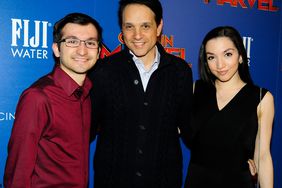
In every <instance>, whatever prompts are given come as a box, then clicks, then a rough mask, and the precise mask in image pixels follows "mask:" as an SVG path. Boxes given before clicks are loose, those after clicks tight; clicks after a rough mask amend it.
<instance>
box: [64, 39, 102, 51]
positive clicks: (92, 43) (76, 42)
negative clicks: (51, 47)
mask: <svg viewBox="0 0 282 188" xmlns="http://www.w3.org/2000/svg"><path fill="white" fill-rule="evenodd" d="M61 42H64V43H65V45H66V46H67V47H71V48H76V47H79V46H80V43H81V42H84V44H85V46H86V47H87V48H89V49H97V48H98V47H99V42H98V41H96V40H80V39H75V38H66V39H62V40H60V41H59V43H61Z"/></svg>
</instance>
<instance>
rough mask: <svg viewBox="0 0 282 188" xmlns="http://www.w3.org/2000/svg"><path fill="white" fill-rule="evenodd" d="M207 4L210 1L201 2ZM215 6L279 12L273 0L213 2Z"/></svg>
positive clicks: (223, 0) (215, 0)
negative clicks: (227, 5) (226, 5)
mask: <svg viewBox="0 0 282 188" xmlns="http://www.w3.org/2000/svg"><path fill="white" fill-rule="evenodd" d="M203 1H204V3H206V4H209V3H211V0H203ZM214 2H215V3H216V4H217V5H225V4H229V5H230V6H231V7H242V8H245V9H247V8H257V9H258V10H263V11H270V12H276V11H278V10H279V8H278V7H276V6H275V5H274V3H273V0H214Z"/></svg>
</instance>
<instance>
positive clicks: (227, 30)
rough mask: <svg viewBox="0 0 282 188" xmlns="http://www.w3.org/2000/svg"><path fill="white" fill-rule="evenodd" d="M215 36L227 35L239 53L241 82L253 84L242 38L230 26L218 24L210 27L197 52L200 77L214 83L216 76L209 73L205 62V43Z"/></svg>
mask: <svg viewBox="0 0 282 188" xmlns="http://www.w3.org/2000/svg"><path fill="white" fill-rule="evenodd" d="M217 37H228V38H229V39H230V40H231V41H232V42H233V43H234V45H235V47H236V48H237V50H238V53H239V55H241V57H242V60H243V62H242V63H240V64H239V67H238V72H239V76H240V78H241V79H242V80H243V82H245V83H248V84H253V81H252V78H251V75H250V71H249V65H248V57H247V52H246V49H245V46H244V43H243V39H242V37H241V35H240V33H239V32H238V31H237V30H236V29H235V28H233V27H231V26H220V27H216V28H214V29H212V30H211V31H209V32H208V33H207V35H206V36H205V38H204V40H203V42H202V44H201V47H200V52H199V73H200V78H201V79H202V80H204V81H205V82H208V83H210V84H214V81H215V79H216V77H215V76H214V75H213V74H212V73H211V71H210V69H209V67H208V63H207V55H206V44H207V42H208V41H209V40H211V39H214V38H217Z"/></svg>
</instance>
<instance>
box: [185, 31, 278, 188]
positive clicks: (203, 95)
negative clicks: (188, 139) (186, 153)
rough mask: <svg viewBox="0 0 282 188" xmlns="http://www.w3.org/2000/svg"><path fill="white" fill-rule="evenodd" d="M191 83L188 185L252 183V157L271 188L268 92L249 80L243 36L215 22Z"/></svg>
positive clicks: (246, 186)
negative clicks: (190, 136) (190, 142)
mask: <svg viewBox="0 0 282 188" xmlns="http://www.w3.org/2000/svg"><path fill="white" fill-rule="evenodd" d="M199 70H200V80H198V81H196V83H195V85H194V100H193V102H194V104H193V105H194V106H193V116H192V117H193V118H192V119H193V120H192V128H193V133H194V134H193V138H192V144H191V161H190V164H189V168H188V174H187V178H186V185H185V187H186V188H202V187H203V188H204V187H205V188H206V187H215V188H233V187H234V188H251V187H254V182H253V180H252V176H251V174H250V171H249V168H248V163H247V161H248V159H254V161H255V164H256V167H257V171H258V179H259V182H260V187H261V188H272V187H273V164H272V158H271V153H270V140H271V133H272V124H273V117H274V101H273V96H272V94H271V93H270V92H269V91H268V90H266V89H260V87H258V86H256V85H254V84H253V82H252V79H251V77H250V73H249V66H248V58H247V54H246V51H245V48H244V44H243V41H242V38H241V36H240V34H239V33H238V31H237V30H236V29H234V28H233V27H229V26H225V27H217V28H215V29H213V30H211V31H210V32H209V33H208V34H207V35H206V37H205V38H204V40H203V43H202V46H201V49H200V55H199Z"/></svg>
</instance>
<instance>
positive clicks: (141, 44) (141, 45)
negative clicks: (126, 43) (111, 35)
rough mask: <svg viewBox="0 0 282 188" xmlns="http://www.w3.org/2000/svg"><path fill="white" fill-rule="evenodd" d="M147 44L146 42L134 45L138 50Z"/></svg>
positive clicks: (134, 43)
mask: <svg viewBox="0 0 282 188" xmlns="http://www.w3.org/2000/svg"><path fill="white" fill-rule="evenodd" d="M144 44H145V42H133V45H134V46H135V47H136V48H141V47H143V46H144Z"/></svg>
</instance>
